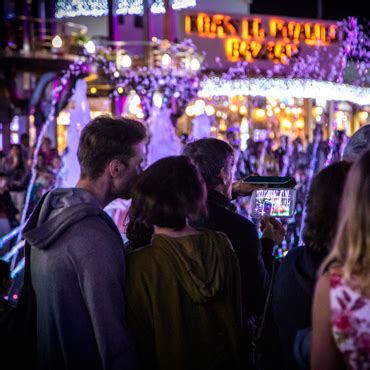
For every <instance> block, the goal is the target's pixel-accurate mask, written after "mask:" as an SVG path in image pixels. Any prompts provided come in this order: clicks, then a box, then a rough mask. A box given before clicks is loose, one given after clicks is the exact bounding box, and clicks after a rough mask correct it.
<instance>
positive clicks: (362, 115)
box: [359, 112, 369, 122]
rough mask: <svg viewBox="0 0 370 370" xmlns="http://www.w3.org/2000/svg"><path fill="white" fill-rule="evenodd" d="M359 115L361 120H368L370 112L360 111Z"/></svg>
mask: <svg viewBox="0 0 370 370" xmlns="http://www.w3.org/2000/svg"><path fill="white" fill-rule="evenodd" d="M359 116H360V120H361V122H364V121H366V120H367V118H368V117H369V113H367V112H360V113H359Z"/></svg>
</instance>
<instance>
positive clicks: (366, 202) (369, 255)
mask: <svg viewBox="0 0 370 370" xmlns="http://www.w3.org/2000/svg"><path fill="white" fill-rule="evenodd" d="M340 215H341V216H340V222H339V228H338V231H337V234H336V237H335V242H334V246H333V249H332V251H331V253H330V254H329V256H328V257H327V259H326V260H325V261H324V263H323V265H322V269H321V271H322V272H324V271H325V270H327V269H328V268H330V267H333V266H340V267H341V270H342V274H343V278H344V280H345V281H346V282H347V283H350V284H351V285H354V287H355V288H356V289H358V290H359V291H361V292H362V293H369V291H370V151H367V152H366V153H365V154H364V155H363V156H362V157H361V158H360V159H359V160H358V161H357V162H355V164H354V165H353V166H352V168H351V170H350V172H349V174H348V179H347V182H346V186H345V189H344V194H343V198H342V202H341V212H340ZM328 217H330V215H328Z"/></svg>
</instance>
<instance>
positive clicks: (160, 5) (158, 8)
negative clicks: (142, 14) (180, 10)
mask: <svg viewBox="0 0 370 370" xmlns="http://www.w3.org/2000/svg"><path fill="white" fill-rule="evenodd" d="M150 11H151V12H152V13H153V14H164V13H166V7H165V6H164V1H163V0H153V3H152V6H151V7H150Z"/></svg>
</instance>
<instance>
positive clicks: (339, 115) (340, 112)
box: [335, 110, 344, 119]
mask: <svg viewBox="0 0 370 370" xmlns="http://www.w3.org/2000/svg"><path fill="white" fill-rule="evenodd" d="M335 114H336V116H337V118H338V119H343V117H344V112H342V111H341V110H340V111H338V112H336V113H335Z"/></svg>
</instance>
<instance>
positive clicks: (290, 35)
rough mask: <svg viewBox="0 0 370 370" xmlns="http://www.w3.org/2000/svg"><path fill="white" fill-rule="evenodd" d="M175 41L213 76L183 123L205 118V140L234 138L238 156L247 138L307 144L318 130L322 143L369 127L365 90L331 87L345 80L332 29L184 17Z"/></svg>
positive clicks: (287, 21) (369, 94)
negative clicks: (188, 47)
mask: <svg viewBox="0 0 370 370" xmlns="http://www.w3.org/2000/svg"><path fill="white" fill-rule="evenodd" d="M178 33H179V35H180V38H186V37H190V38H191V39H192V41H193V42H194V44H195V45H196V46H197V48H198V50H199V51H204V52H205V53H206V62H207V66H208V68H209V71H210V72H213V74H214V76H213V77H209V78H208V79H206V80H205V82H204V84H203V89H202V90H201V91H200V93H199V96H200V98H202V102H201V101H200V100H198V101H195V102H194V103H193V104H191V105H190V106H189V107H188V108H187V110H186V113H187V116H188V119H187V120H188V121H189V120H190V121H191V120H194V118H195V117H197V116H199V115H208V116H209V117H210V118H209V121H210V133H211V134H212V135H214V136H217V137H225V135H226V134H227V132H229V131H234V132H238V134H239V135H240V140H241V146H242V149H243V148H244V147H245V145H246V140H247V139H248V138H249V137H251V138H253V139H254V140H256V141H263V140H265V139H266V138H268V137H269V138H271V139H274V140H276V143H277V144H278V142H279V140H280V137H281V136H283V135H287V136H290V137H292V138H296V137H300V138H301V139H302V141H304V142H307V141H311V140H312V136H313V130H314V128H315V126H316V124H317V123H319V124H321V125H322V126H323V128H324V138H328V137H329V135H330V134H331V133H332V131H333V130H340V131H344V132H345V133H346V135H348V136H349V135H351V134H352V133H353V132H354V131H355V130H357V129H358V128H359V127H361V126H362V125H365V124H367V123H369V122H370V121H369V112H370V89H369V88H364V87H354V86H351V85H348V84H344V83H341V84H337V83H335V82H336V81H337V80H338V79H339V77H340V76H339V75H340V74H342V75H343V76H344V80H346V73H347V71H346V70H343V71H342V70H341V64H342V58H343V54H341V47H342V45H343V32H342V29H341V27H338V25H337V23H333V22H327V21H321V20H320V21H318V20H310V19H291V18H285V17H280V16H256V15H249V16H245V17H244V16H240V15H232V14H210V13H197V12H192V11H184V12H183V13H182V22H180V24H179V28H178ZM230 68H231V69H230ZM226 70H229V72H227V73H223V72H225V71H226ZM183 125H184V127H189V123H188V122H187V124H185V123H183Z"/></svg>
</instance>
